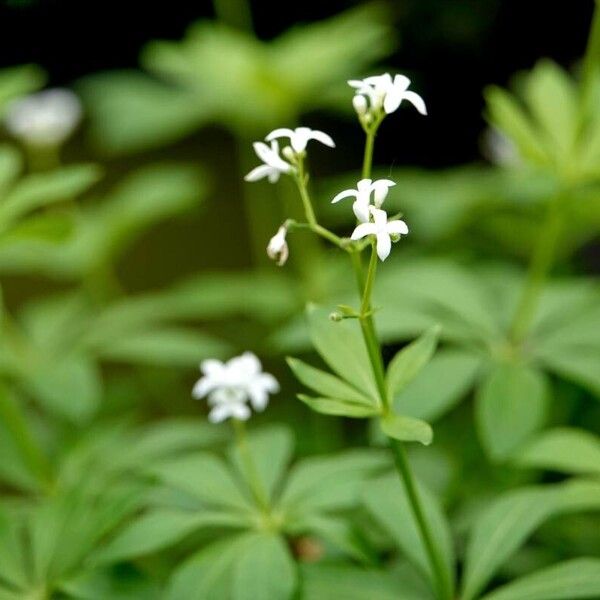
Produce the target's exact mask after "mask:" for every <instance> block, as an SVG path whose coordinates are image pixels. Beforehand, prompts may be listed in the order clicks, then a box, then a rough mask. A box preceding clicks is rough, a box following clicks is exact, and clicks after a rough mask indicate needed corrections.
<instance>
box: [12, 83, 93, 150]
mask: <svg viewBox="0 0 600 600" xmlns="http://www.w3.org/2000/svg"><path fill="white" fill-rule="evenodd" d="M81 116H82V108H81V102H80V101H79V98H78V97H77V96H76V95H75V94H74V93H73V92H71V91H70V90H67V89H62V88H56V89H50V90H45V91H43V92H38V93H37V94H31V95H30V96H26V97H24V98H19V99H18V100H14V101H13V102H11V103H10V104H9V106H8V108H7V111H6V115H5V118H4V122H5V125H6V129H7V130H8V131H9V132H10V133H11V134H12V135H13V136H15V137H16V138H18V139H20V140H22V141H23V142H25V143H28V144H32V145H36V146H52V145H57V144H61V143H62V142H64V141H65V140H66V139H67V138H68V137H69V136H70V135H71V134H72V133H73V131H74V130H75V128H76V127H77V125H78V124H79V122H80V121H81Z"/></svg>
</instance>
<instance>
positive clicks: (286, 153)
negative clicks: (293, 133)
mask: <svg viewBox="0 0 600 600" xmlns="http://www.w3.org/2000/svg"><path fill="white" fill-rule="evenodd" d="M281 154H282V155H283V158H285V159H287V160H289V161H290V162H294V161H295V160H296V153H295V152H294V150H293V149H292V147H291V146H285V148H283V150H282V151H281Z"/></svg>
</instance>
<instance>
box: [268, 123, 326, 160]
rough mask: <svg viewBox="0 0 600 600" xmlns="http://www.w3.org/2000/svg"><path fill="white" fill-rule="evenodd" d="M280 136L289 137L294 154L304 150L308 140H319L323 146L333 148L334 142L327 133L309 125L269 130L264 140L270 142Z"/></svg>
mask: <svg viewBox="0 0 600 600" xmlns="http://www.w3.org/2000/svg"><path fill="white" fill-rule="evenodd" d="M282 137H286V138H289V140H290V146H291V147H292V149H293V151H294V152H295V153H296V154H300V153H301V152H304V150H306V145H307V144H308V142H309V140H316V141H317V142H321V144H325V146H329V147H330V148H335V142H334V141H333V140H332V139H331V137H330V136H329V135H327V134H326V133H324V132H323V131H318V130H316V129H310V127H296V129H288V128H287V127H281V128H279V129H275V130H273V131H271V133H270V134H269V135H268V136H267V137H266V138H265V140H266V141H267V142H271V141H273V140H276V139H278V138H282Z"/></svg>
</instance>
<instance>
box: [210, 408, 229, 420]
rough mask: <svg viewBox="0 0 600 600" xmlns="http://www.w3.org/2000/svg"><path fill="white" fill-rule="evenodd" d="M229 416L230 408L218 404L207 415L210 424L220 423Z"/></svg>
mask: <svg viewBox="0 0 600 600" xmlns="http://www.w3.org/2000/svg"><path fill="white" fill-rule="evenodd" d="M230 416H231V406H230V405H228V404H218V405H217V406H215V407H213V408H212V409H211V411H210V413H208V420H209V421H210V422H211V423H221V422H223V421H224V420H225V419H227V418H229V417H230Z"/></svg>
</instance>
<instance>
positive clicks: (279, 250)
mask: <svg viewBox="0 0 600 600" xmlns="http://www.w3.org/2000/svg"><path fill="white" fill-rule="evenodd" d="M286 235H287V227H286V226H285V225H282V226H281V227H280V228H279V229H278V230H277V233H276V234H275V235H274V236H273V237H272V238H271V239H270V240H269V245H268V246H267V256H268V257H269V258H270V259H271V260H274V261H276V262H277V265H278V266H279V267H282V266H283V265H284V264H285V263H286V261H287V259H288V256H289V255H290V249H289V247H288V245H287V241H286V239H285V238H286Z"/></svg>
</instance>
